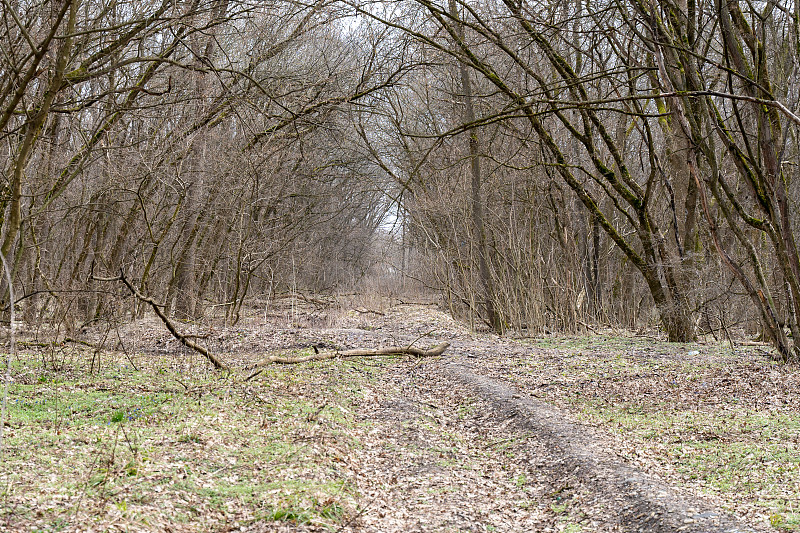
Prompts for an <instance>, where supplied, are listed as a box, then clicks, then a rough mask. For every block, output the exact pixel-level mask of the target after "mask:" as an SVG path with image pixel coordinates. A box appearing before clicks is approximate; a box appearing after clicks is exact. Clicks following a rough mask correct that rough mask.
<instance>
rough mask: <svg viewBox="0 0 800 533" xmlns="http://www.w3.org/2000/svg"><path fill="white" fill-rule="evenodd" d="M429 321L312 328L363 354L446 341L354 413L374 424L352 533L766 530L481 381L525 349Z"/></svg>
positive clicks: (419, 317) (360, 464)
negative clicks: (375, 347) (434, 355)
mask: <svg viewBox="0 0 800 533" xmlns="http://www.w3.org/2000/svg"><path fill="white" fill-rule="evenodd" d="M423 316H427V317H428V318H427V319H426V318H423ZM439 318H440V319H441V320H445V321H446V320H447V319H446V318H442V317H441V316H439ZM429 319H430V314H429V313H428V311H426V310H420V309H419V308H408V309H402V308H401V309H396V310H394V311H393V312H391V313H388V314H387V315H386V316H384V317H381V318H375V319H373V320H371V321H370V323H369V327H368V329H365V330H356V331H353V330H336V331H320V332H318V334H319V335H321V336H322V337H328V338H330V337H335V338H338V339H343V338H346V337H347V336H349V343H350V344H352V343H361V345H362V346H364V345H371V344H374V343H377V344H380V343H381V342H383V343H393V344H401V345H402V344H403V343H405V342H413V341H415V340H418V339H419V336H420V335H423V334H424V333H425V332H426V331H427V332H428V335H427V336H426V338H425V340H424V341H420V343H421V344H428V343H430V344H435V343H438V342H441V341H443V340H448V341H450V342H451V343H452V347H451V349H450V350H449V351H448V353H447V354H446V355H445V356H444V357H442V358H439V359H437V360H432V361H422V362H418V363H415V362H413V361H406V362H405V363H401V364H398V365H396V366H395V367H394V369H393V370H392V371H391V372H390V373H388V374H387V375H386V376H385V377H384V379H385V382H384V383H383V384H382V386H381V387H379V388H376V390H375V391H373V393H374V396H373V402H372V405H373V407H371V408H368V409H365V410H364V411H363V412H361V413H360V414H361V416H363V417H365V418H368V419H370V420H371V421H373V422H376V423H377V424H376V425H375V426H374V427H373V428H372V429H371V430H370V431H371V435H370V436H369V437H370V438H369V439H366V440H369V441H370V442H376V443H378V444H376V445H375V446H374V447H370V448H367V449H365V450H363V453H360V454H358V458H357V460H356V462H357V466H355V470H356V472H357V474H358V480H359V481H358V483H359V488H360V490H361V491H362V493H363V494H365V495H371V496H370V498H371V499H369V500H368V501H367V503H366V505H365V508H364V510H363V511H362V513H361V514H360V515H359V516H358V517H357V519H356V520H354V521H353V523H352V524H350V525H349V526H350V527H352V528H353V529H354V530H357V531H376V532H377V531H420V532H423V531H424V532H427V531H507V532H517V531H642V532H651V531H652V532H672V531H688V532H719V533H722V532H726V533H733V532H744V531H766V530H767V529H765V528H756V527H754V526H753V525H752V524H747V523H745V522H743V521H741V520H737V519H735V518H734V517H732V516H730V515H727V514H726V513H724V512H721V511H720V510H719V509H718V507H717V504H716V503H715V502H714V501H713V500H711V499H709V498H707V497H701V496H699V495H698V494H694V493H690V492H688V491H686V490H681V489H678V488H675V487H673V486H670V485H669V484H668V483H665V482H663V481H660V480H659V479H657V478H656V477H655V476H653V475H650V474H647V473H644V472H642V471H640V470H637V469H636V468H634V467H632V466H630V465H628V464H626V463H625V461H623V460H622V459H621V458H620V457H619V456H618V455H617V454H616V453H615V452H614V449H613V444H612V443H611V442H610V441H609V440H608V438H607V437H604V436H603V435H601V434H598V433H597V432H595V431H594V430H593V429H591V428H589V427H587V426H584V425H581V424H576V423H573V422H569V421H567V419H568V417H567V416H566V414H565V413H564V412H563V411H560V410H559V409H557V408H554V407H552V406H550V405H548V404H545V403H543V402H541V401H539V400H537V399H536V398H533V397H531V396H528V395H526V394H524V393H522V392H520V391H519V390H517V389H515V388H514V387H513V386H511V385H509V384H508V383H507V382H504V381H502V380H498V379H493V378H491V377H488V376H487V375H486V374H488V373H489V372H488V370H487V369H486V362H487V361H495V360H497V359H498V358H503V357H509V356H523V355H525V354H526V352H527V351H529V350H526V349H524V348H520V346H519V345H518V344H515V343H512V342H507V341H504V340H501V339H497V338H495V337H492V336H480V335H478V336H475V335H470V334H469V333H468V332H466V331H464V330H463V328H460V327H458V326H456V325H454V324H451V323H446V324H433V326H435V325H439V326H441V327H438V328H436V327H432V324H431V323H430V322H429ZM359 320H361V321H363V320H364V319H363V317H359ZM358 337H360V338H358Z"/></svg>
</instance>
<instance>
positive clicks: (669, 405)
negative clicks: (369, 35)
mask: <svg viewBox="0 0 800 533" xmlns="http://www.w3.org/2000/svg"><path fill="white" fill-rule="evenodd" d="M327 312H328V311H327V310H323V311H319V310H316V309H310V310H309V311H308V312H307V313H306V314H305V315H303V314H299V313H297V312H296V309H294V308H293V309H292V312H291V315H290V314H289V313H280V314H277V315H276V316H274V317H270V318H271V320H267V317H264V316H263V315H262V316H261V317H251V318H250V319H249V322H247V323H240V324H238V325H236V326H232V327H224V326H217V327H215V328H208V329H206V330H202V329H201V328H200V327H199V326H198V328H197V331H195V332H193V333H198V334H201V336H200V338H202V341H203V343H204V344H205V345H206V346H207V347H208V348H210V349H211V350H213V351H214V352H215V353H217V354H219V355H220V356H221V357H222V358H223V359H225V361H226V362H227V363H229V364H230V365H231V366H232V368H234V369H235V370H234V372H232V373H224V374H223V373H219V372H215V371H213V370H212V369H210V368H209V365H208V364H207V361H206V360H205V359H204V358H202V357H200V356H197V355H196V354H193V353H191V352H189V351H187V350H184V349H182V348H181V347H179V346H177V343H176V342H175V341H174V339H171V338H170V337H169V334H168V333H166V332H164V331H163V328H161V327H160V325H159V324H158V323H156V322H154V321H146V320H145V321H140V322H137V323H135V324H130V325H126V327H125V328H123V329H121V331H119V338H120V339H125V341H126V345H125V351H124V352H121V351H116V352H107V353H103V354H101V356H97V354H96V353H94V352H93V351H91V350H83V348H82V347H81V348H78V349H75V348H73V347H71V346H70V345H54V344H42V343H36V342H29V343H28V344H27V345H26V346H27V348H26V349H27V351H26V352H25V354H24V355H25V358H23V359H22V360H21V361H20V366H19V371H18V374H17V376H16V379H17V383H18V386H17V390H15V391H14V395H13V398H12V400H13V402H12V403H11V404H10V405H12V406H13V407H14V409H15V411H14V414H15V416H14V417H13V418H12V420H13V423H12V425H11V426H9V432H8V434H7V438H8V452H6V453H7V454H8V455H7V456H6V458H7V460H8V461H9V462H8V463H6V464H7V465H9V466H8V467H7V468H6V469H5V471H2V470H0V486H2V487H5V490H4V491H0V531H6V530H7V531H25V532H29V531H37V532H38V531H64V532H69V533H78V532H81V533H83V532H85V531H120V532H121V531H141V532H148V533H149V532H151V531H173V532H174V533H200V532H202V533H205V532H212V531H213V532H217V531H220V532H221V531H225V532H228V531H245V532H250V533H264V532H285V533H289V532H291V533H301V532H302V533H312V532H313V533H317V532H319V533H321V532H330V531H336V532H337V533H347V532H349V533H394V532H396V533H401V532H421V533H422V532H424V533H428V532H437V533H438V532H453V533H455V532H465V531H470V532H507V533H517V532H529V531H530V532H568V533H576V532H579V531H581V532H595V531H597V532H623V531H641V532H672V531H687V532H709V533H733V532H753V531H756V532H766V531H772V532H777V531H778V529H782V530H784V531H791V530H792V528H793V527H795V524H800V515H797V514H796V513H794V511H793V509H796V508H798V507H800V478H798V477H797V476H796V473H797V472H798V471H800V459H798V457H799V456H800V454H799V453H797V452H798V450H800V416H798V414H797V413H798V412H800V405H798V397H797V394H796V391H797V390H798V387H800V369H792V368H788V367H787V368H784V367H775V366H774V365H770V364H769V361H768V360H767V359H766V358H765V357H763V354H758V353H755V352H752V353H751V352H746V351H744V352H740V353H736V354H728V355H726V354H723V353H721V352H719V351H718V353H716V354H715V353H714V352H712V351H711V349H710V348H708V347H703V346H700V345H698V346H692V347H688V348H687V347H678V346H676V345H674V344H672V345H671V344H667V343H660V344H659V343H658V342H657V341H656V340H654V339H638V340H637V339H631V338H628V337H618V338H615V337H613V336H599V337H579V338H573V339H570V338H566V337H553V338H550V339H538V340H537V341H535V342H532V341H531V340H529V339H511V338H498V337H496V336H492V335H487V334H474V333H471V332H470V331H469V330H467V329H466V328H465V327H464V326H463V325H461V324H459V323H457V322H455V321H453V320H452V319H451V318H450V317H448V316H447V315H446V314H445V313H443V312H441V311H439V310H437V309H436V307H434V306H425V305H400V306H395V307H392V308H389V309H380V310H379V311H378V312H375V313H370V312H365V311H364V310H363V309H362V311H352V312H349V313H348V312H344V313H342V312H341V311H340V312H338V313H335V312H332V313H331V315H329V316H328V317H327V318H326V317H325V316H323V315H322V314H321V313H327ZM287 317H290V318H292V320H291V322H289V320H288V318H287ZM332 326H334V327H332ZM187 329H188V326H187ZM90 340H92V341H93V342H96V343H97V342H99V339H90ZM444 341H447V342H449V343H451V347H450V349H449V350H448V351H446V352H445V354H444V355H443V356H441V357H435V358H424V359H416V358H413V357H397V356H390V357H373V358H357V359H339V360H337V359H331V360H326V361H322V362H317V363H304V364H299V365H272V366H270V367H268V368H263V369H262V372H261V373H260V374H259V375H257V376H256V377H255V378H254V379H252V380H245V377H246V376H248V375H251V374H252V370H251V369H250V366H251V365H252V364H254V363H255V362H257V361H259V360H261V359H263V358H264V357H265V356H267V355H268V354H275V353H282V354H298V353H306V354H308V353H311V348H310V347H311V346H316V347H322V349H327V350H330V349H336V350H347V349H353V348H367V349H375V348H381V347H386V346H407V345H412V344H413V345H414V346H417V347H420V348H428V347H430V346H433V345H436V344H439V343H441V342H444ZM81 346H83V345H81ZM681 350H682V351H681ZM701 350H706V352H707V353H701ZM728 352H730V350H728ZM692 353H694V354H695V355H692ZM95 356H97V357H98V358H99V359H98V361H97V364H96V368H95V369H94V371H93V372H92V371H91V367H90V365H94V364H95ZM57 358H58V359H57ZM56 359H57V360H56ZM101 362H102V368H101V365H100V363H101ZM56 363H58V364H56ZM134 363H135V364H134ZM704 454H707V455H704ZM729 466H731V468H728V467H729ZM751 474H752V475H751ZM722 476H726V477H722ZM719 480H722V481H723V482H724V483H725V484H726V485H724V486H723V485H722V484H721V483H717V481H719ZM724 510H727V511H724ZM731 512H735V513H737V515H738V516H739V518H738V519H737V518H734V517H733V516H731V515H730V514H729V513H731ZM770 523H772V524H773V525H775V526H776V529H771V528H770V527H769V524H770Z"/></svg>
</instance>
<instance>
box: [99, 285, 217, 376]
mask: <svg viewBox="0 0 800 533" xmlns="http://www.w3.org/2000/svg"><path fill="white" fill-rule="evenodd" d="M89 279H90V280H94V281H121V282H122V283H123V284H125V286H126V287H128V290H129V291H131V294H133V295H134V296H135V297H136V298H138V299H139V300H141V301H143V302H145V303H148V304H150V307H152V308H153V311H155V312H156V315H158V318H160V319H161V322H163V323H164V325H165V326H167V329H168V330H169V332H170V333H172V336H173V337H175V338H176V339H178V341H180V343H181V344H183V345H184V346H186V347H187V348H191V349H192V350H194V351H196V352H197V353H199V354H201V355H203V356H205V358H206V359H208V360H209V361H211V364H212V365H214V368H216V369H217V370H229V368H228V365H226V364H225V363H223V362H222V361H221V360H220V359H218V358H217V357H215V356H214V354H212V353H211V352H209V351H208V350H206V349H205V348H203V347H202V346H200V345H199V344H196V343H194V342H192V341H191V340H190V339H189V337H190V336H192V335H183V334H181V333H180V332H178V330H177V328H175V325H174V324H173V323H172V321H171V320H170V319H169V318H168V317H167V315H165V314H164V312H163V311H162V310H161V308H162V307H164V306H162V305H159V304H157V303H156V302H155V301H153V299H152V298H149V297H147V296H145V295H144V294H142V293H140V292H139V291H138V290H137V289H136V287H134V286H133V285H131V283H130V282H129V281H128V279H127V278H126V277H125V274H123V273H122V270H120V273H119V276H117V277H116V278H98V277H95V275H94V274H90V275H89Z"/></svg>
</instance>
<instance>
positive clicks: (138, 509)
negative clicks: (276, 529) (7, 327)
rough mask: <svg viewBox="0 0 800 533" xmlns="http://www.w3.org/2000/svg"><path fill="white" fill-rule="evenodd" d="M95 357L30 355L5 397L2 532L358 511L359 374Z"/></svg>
mask: <svg viewBox="0 0 800 533" xmlns="http://www.w3.org/2000/svg"><path fill="white" fill-rule="evenodd" d="M103 356H104V363H103V366H102V370H101V371H100V372H98V373H96V374H89V373H88V371H87V368H85V366H86V364H87V359H90V357H88V354H83V355H76V356H75V357H73V358H72V362H71V363H69V364H64V365H62V366H61V367H59V368H57V369H53V368H51V367H48V365H45V364H43V363H42V358H41V354H37V353H34V352H32V351H25V352H23V354H22V355H20V358H19V360H18V361H16V362H15V367H16V371H15V374H17V375H18V376H22V379H19V380H18V382H17V383H15V384H14V385H13V386H12V388H11V393H10V396H9V405H10V420H11V427H10V428H9V430H8V431H7V433H6V436H5V439H4V447H5V449H4V451H3V464H4V468H3V472H2V473H0V491H2V492H0V509H1V511H0V525H1V526H0V529H3V528H5V530H10V531H73V530H75V531H78V530H80V531H83V530H89V529H94V530H100V531H115V530H148V531H158V530H163V531H166V530H168V529H172V530H173V531H177V530H187V531H189V530H193V531H209V530H220V529H226V528H231V529H233V528H239V527H240V526H246V525H247V524H250V523H254V522H256V521H264V520H266V521H273V520H274V521H284V522H291V523H295V524H301V525H302V524H307V525H311V526H320V527H325V526H332V525H334V524H339V525H341V524H342V523H344V522H346V521H347V519H348V518H349V517H352V516H354V515H356V514H357V513H358V509H357V504H356V499H357V494H356V490H355V488H354V487H353V485H352V483H351V479H352V473H351V472H349V471H348V466H347V464H348V463H347V459H346V458H347V456H348V453H349V451H350V450H351V449H352V448H353V447H355V446H358V445H359V443H358V441H357V440H356V439H354V438H351V437H349V433H351V432H352V431H351V430H352V428H353V427H355V426H356V425H358V424H360V423H362V422H360V421H358V420H356V419H355V417H354V415H353V413H352V411H351V410H350V409H348V407H347V405H348V404H349V403H350V402H352V401H353V399H352V398H353V395H354V391H357V390H358V389H359V387H360V382H361V381H362V377H361V374H355V375H348V376H347V378H348V379H341V378H342V375H337V376H335V379H332V378H333V377H334V376H333V375H332V374H331V373H330V371H329V368H326V367H323V366H321V365H318V366H315V365H304V368H303V369H302V371H299V369H297V368H290V367H274V368H270V369H268V371H267V373H266V375H265V379H263V380H261V381H260V382H258V383H257V384H253V383H244V382H242V380H241V379H240V378H238V379H237V378H236V377H235V376H234V375H221V374H218V373H210V372H203V371H198V370H197V369H195V370H194V372H191V373H189V372H186V371H185V370H186V368H185V367H186V366H187V362H186V361H185V360H184V361H181V358H177V357H175V356H152V355H149V356H136V357H135V359H134V360H135V362H136V366H137V368H138V370H134V369H133V368H132V366H131V362H130V361H129V360H128V358H126V357H122V356H121V355H120V354H117V355H114V354H108V353H106V354H103Z"/></svg>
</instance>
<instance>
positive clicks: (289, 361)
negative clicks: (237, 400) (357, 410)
mask: <svg viewBox="0 0 800 533" xmlns="http://www.w3.org/2000/svg"><path fill="white" fill-rule="evenodd" d="M449 347H450V343H449V342H443V343H442V344H438V345H436V346H434V347H432V348H430V349H428V350H423V349H421V348H417V347H415V346H405V347H402V346H391V347H389V348H379V349H377V350H364V349H360V350H343V351H334V352H321V353H313V354H310V355H302V356H299V357H285V356H281V355H270V356H269V357H265V358H264V359H262V360H261V361H259V362H258V363H256V365H255V368H258V367H263V366H266V365H269V364H273V363H277V364H282V365H294V364H298V363H307V362H309V361H326V360H328V359H336V358H345V357H375V356H380V355H413V356H415V357H436V356H437V355H442V354H443V353H444V351H445V350H447V348H449ZM262 371H263V370H258V371H256V372H254V373H252V374H250V375H249V376H247V378H246V379H245V381H249V380H251V379H253V378H254V377H256V376H257V375H258V374H260V373H261V372H262Z"/></svg>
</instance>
